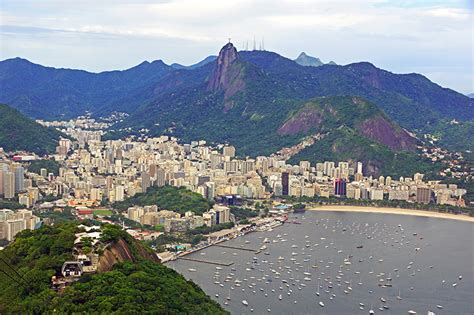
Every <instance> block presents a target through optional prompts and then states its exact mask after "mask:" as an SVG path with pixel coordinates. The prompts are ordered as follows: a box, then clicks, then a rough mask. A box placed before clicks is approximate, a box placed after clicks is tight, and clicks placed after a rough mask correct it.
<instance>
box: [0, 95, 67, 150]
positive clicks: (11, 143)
mask: <svg viewBox="0 0 474 315" xmlns="http://www.w3.org/2000/svg"><path fill="white" fill-rule="evenodd" d="M61 135H62V134H61V133H60V132H59V131H57V130H55V129H52V128H46V127H43V126H41V125H40V124H38V123H36V122H35V121H33V120H31V119H29V118H27V117H25V116H23V115H22V114H21V113H20V112H18V111H17V110H15V109H13V108H11V107H9V106H7V105H5V104H0V147H3V149H4V150H5V151H16V150H25V151H28V152H35V153H37V154H46V153H54V150H55V148H56V146H57V145H58V141H59V138H60V137H61Z"/></svg>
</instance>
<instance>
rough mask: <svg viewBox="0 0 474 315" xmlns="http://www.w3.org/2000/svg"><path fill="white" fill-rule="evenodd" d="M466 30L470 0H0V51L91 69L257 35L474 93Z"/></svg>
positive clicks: (190, 55)
mask: <svg viewBox="0 0 474 315" xmlns="http://www.w3.org/2000/svg"><path fill="white" fill-rule="evenodd" d="M473 36H474V0H444V1H440V0H426V1H425V0H417V1H408V0H394V1H388V0H352V1H348V0H345V1H341V0H325V1H322V0H155V1H151V0H73V1H71V0H0V59H1V60H4V59H8V58H13V57H23V58H26V59H28V60H30V61H32V62H35V63H39V64H42V65H48V66H54V67H60V68H76V69H84V70H89V71H93V72H100V71H105V70H115V69H126V68H130V67H132V66H135V65H137V64H139V63H141V62H142V61H144V60H148V61H153V60H157V59H162V60H163V61H164V62H166V63H168V64H171V63H174V62H178V63H181V64H184V65H189V64H193V63H196V62H198V61H199V60H201V59H204V58H205V57H206V56H208V55H215V54H217V53H218V51H219V49H220V48H221V46H223V45H224V44H225V43H226V42H227V41H228V38H231V40H232V42H233V43H234V45H235V46H236V47H237V48H238V49H243V48H244V47H245V45H246V43H247V42H248V43H249V44H248V47H249V48H252V46H253V40H254V38H255V40H256V41H257V42H260V41H262V40H263V41H264V46H265V49H266V50H271V51H274V52H277V53H279V54H280V55H283V56H285V57H288V58H291V59H295V58H296V57H297V56H298V54H299V53H300V52H302V51H304V52H306V53H307V54H309V55H312V56H316V57H319V58H321V59H322V61H323V62H329V61H330V60H333V61H335V62H336V63H338V64H348V63H352V62H358V61H369V62H371V63H373V64H375V65H376V66H377V67H380V68H383V69H386V70H389V71H392V72H395V73H412V72H417V73H421V74H423V75H425V76H427V77H428V78H429V79H431V80H432V81H434V82H436V83H438V84H440V85H441V86H444V87H449V88H452V89H454V90H457V91H459V92H461V93H473V92H474V82H473V81H474V79H473V78H474V74H473V68H474V65H473V59H474V57H473V56H474V55H473V42H474V37H473ZM257 47H258V44H257Z"/></svg>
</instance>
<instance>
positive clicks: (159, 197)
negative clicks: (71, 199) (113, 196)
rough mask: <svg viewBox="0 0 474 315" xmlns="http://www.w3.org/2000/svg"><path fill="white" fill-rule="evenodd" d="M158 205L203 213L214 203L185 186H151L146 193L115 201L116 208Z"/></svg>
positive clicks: (176, 209)
mask: <svg viewBox="0 0 474 315" xmlns="http://www.w3.org/2000/svg"><path fill="white" fill-rule="evenodd" d="M135 205H137V206H151V205H157V206H158V207H159V208H160V209H165V210H171V211H176V212H178V213H181V214H184V213H185V212H187V211H193V212H194V213H196V214H198V215H202V214H203V213H204V212H206V211H207V210H209V209H210V208H211V206H212V203H211V202H210V201H209V200H207V199H205V198H203V197H202V195H200V194H198V193H195V192H192V191H190V190H189V189H186V188H185V187H179V188H178V187H174V186H164V187H150V188H148V190H147V192H146V193H138V194H136V195H134V196H133V197H130V198H127V199H126V200H124V201H120V202H116V203H114V208H116V209H118V210H126V209H128V208H129V207H131V206H135Z"/></svg>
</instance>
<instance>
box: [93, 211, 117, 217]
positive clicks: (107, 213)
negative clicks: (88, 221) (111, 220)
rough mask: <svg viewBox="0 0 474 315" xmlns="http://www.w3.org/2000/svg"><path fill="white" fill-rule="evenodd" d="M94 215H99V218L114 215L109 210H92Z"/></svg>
mask: <svg viewBox="0 0 474 315" xmlns="http://www.w3.org/2000/svg"><path fill="white" fill-rule="evenodd" d="M94 214H95V215H101V216H110V215H112V214H114V213H113V212H112V211H110V210H94Z"/></svg>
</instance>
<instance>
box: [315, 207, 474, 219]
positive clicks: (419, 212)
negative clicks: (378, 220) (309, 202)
mask: <svg viewBox="0 0 474 315" xmlns="http://www.w3.org/2000/svg"><path fill="white" fill-rule="evenodd" d="M306 210H308V211H342V212H365V213H387V214H400V215H414V216H420V217H430V218H438V219H450V220H459V221H466V222H474V217H470V216H467V215H463V214H451V213H443V212H434V211H423V210H413V209H401V208H381V207H370V206H341V205H324V206H313V207H308V208H306Z"/></svg>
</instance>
